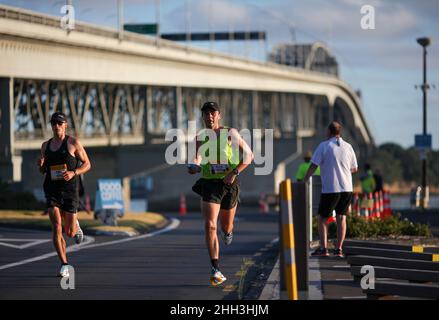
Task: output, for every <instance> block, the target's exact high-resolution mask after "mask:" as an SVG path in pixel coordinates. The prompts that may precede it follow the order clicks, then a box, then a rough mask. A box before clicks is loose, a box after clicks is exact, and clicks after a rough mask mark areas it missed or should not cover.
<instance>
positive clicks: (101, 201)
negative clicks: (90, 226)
mask: <svg viewBox="0 0 439 320" xmlns="http://www.w3.org/2000/svg"><path fill="white" fill-rule="evenodd" d="M102 209H118V210H120V211H121V212H122V213H124V210H125V206H124V202H123V194H122V181H121V180H120V179H99V180H98V182H97V190H96V201H95V211H99V210H102Z"/></svg>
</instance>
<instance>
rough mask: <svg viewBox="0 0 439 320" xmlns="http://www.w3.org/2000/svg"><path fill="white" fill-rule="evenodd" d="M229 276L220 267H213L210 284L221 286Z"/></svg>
mask: <svg viewBox="0 0 439 320" xmlns="http://www.w3.org/2000/svg"><path fill="white" fill-rule="evenodd" d="M226 280H227V278H226V277H224V275H223V274H222V273H221V271H219V270H218V269H215V268H212V271H211V275H210V284H211V285H212V286H214V287H216V286H219V285H220V284H221V283H223V282H224V281H226Z"/></svg>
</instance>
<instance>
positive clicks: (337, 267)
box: [332, 266, 351, 269]
mask: <svg viewBox="0 0 439 320" xmlns="http://www.w3.org/2000/svg"><path fill="white" fill-rule="evenodd" d="M332 267H333V268H336V269H350V268H351V267H350V266H332Z"/></svg>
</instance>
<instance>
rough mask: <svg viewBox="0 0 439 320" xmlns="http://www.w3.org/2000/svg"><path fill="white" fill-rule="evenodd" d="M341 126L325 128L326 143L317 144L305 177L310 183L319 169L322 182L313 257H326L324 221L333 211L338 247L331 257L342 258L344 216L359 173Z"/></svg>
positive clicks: (333, 124)
mask: <svg viewBox="0 0 439 320" xmlns="http://www.w3.org/2000/svg"><path fill="white" fill-rule="evenodd" d="M341 128H342V127H341V125H340V123H338V122H336V121H333V122H331V124H330V125H329V126H328V140H325V141H323V142H322V143H320V144H319V146H318V147H317V149H316V150H315V151H314V154H313V157H312V159H311V165H310V167H309V169H308V172H307V173H306V175H305V177H304V179H303V180H304V182H307V181H308V180H309V177H310V176H312V174H313V173H314V171H315V170H316V169H317V167H318V166H320V176H321V178H322V194H321V196H320V203H319V211H318V214H319V216H318V227H319V236H320V248H318V249H317V250H316V251H314V252H313V253H312V255H313V256H323V257H327V256H329V252H328V240H327V238H328V227H327V224H326V220H327V219H328V218H329V217H330V216H331V214H332V212H333V211H334V210H335V213H336V221H337V247H336V248H335V250H334V255H336V256H339V257H343V251H342V246H343V241H344V239H345V236H346V214H347V212H348V209H349V204H350V203H351V200H352V191H353V185H352V173H355V172H357V171H358V164H357V158H356V157H355V153H354V149H353V148H352V146H351V145H350V144H349V143H347V142H346V141H344V140H343V139H342V138H341V136H340V133H341Z"/></svg>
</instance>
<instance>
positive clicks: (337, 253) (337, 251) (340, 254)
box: [334, 249, 344, 258]
mask: <svg viewBox="0 0 439 320" xmlns="http://www.w3.org/2000/svg"><path fill="white" fill-rule="evenodd" d="M334 256H336V257H340V258H344V254H343V250H342V249H335V250H334Z"/></svg>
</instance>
